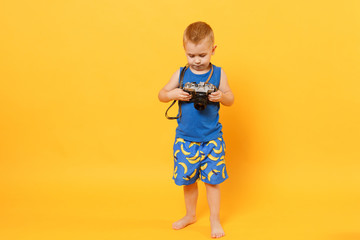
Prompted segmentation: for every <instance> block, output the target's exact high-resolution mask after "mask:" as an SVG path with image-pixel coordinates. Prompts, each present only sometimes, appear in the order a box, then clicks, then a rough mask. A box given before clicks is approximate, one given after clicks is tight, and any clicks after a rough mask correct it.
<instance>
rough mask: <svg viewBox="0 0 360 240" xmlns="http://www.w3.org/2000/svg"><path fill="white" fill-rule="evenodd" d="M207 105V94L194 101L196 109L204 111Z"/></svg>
mask: <svg viewBox="0 0 360 240" xmlns="http://www.w3.org/2000/svg"><path fill="white" fill-rule="evenodd" d="M206 105H207V98H206V96H199V97H198V98H196V99H195V101H194V107H195V109H197V110H199V111H202V110H204V109H205V108H206Z"/></svg>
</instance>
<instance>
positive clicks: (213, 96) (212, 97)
mask: <svg viewBox="0 0 360 240" xmlns="http://www.w3.org/2000/svg"><path fill="white" fill-rule="evenodd" d="M222 97H223V92H222V91H220V90H217V91H216V92H213V93H210V94H209V96H208V99H209V101H211V102H220V101H221V99H222Z"/></svg>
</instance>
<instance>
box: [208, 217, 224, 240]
mask: <svg viewBox="0 0 360 240" xmlns="http://www.w3.org/2000/svg"><path fill="white" fill-rule="evenodd" d="M210 224H211V237H212V238H221V237H223V236H225V232H224V229H223V228H222V226H221V224H220V220H219V219H210Z"/></svg>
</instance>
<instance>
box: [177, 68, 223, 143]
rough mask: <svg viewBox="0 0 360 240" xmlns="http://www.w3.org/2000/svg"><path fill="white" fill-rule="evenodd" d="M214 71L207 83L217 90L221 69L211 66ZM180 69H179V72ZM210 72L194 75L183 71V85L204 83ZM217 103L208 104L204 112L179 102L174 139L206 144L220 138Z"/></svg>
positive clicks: (188, 103) (192, 105) (190, 104)
mask: <svg viewBox="0 0 360 240" xmlns="http://www.w3.org/2000/svg"><path fill="white" fill-rule="evenodd" d="M213 67H214V71H213V75H212V77H211V79H210V80H209V83H211V84H213V85H215V86H216V87H217V88H219V84H220V77H221V68H220V67H216V66H215V65H213ZM181 70H182V68H181V69H180V72H181ZM210 72H211V70H210V71H208V72H207V73H204V74H194V73H193V72H192V71H191V70H190V68H188V69H187V70H186V71H185V74H184V79H183V84H185V83H187V82H196V83H200V82H205V81H206V80H207V79H208V77H209V75H210ZM219 109H220V104H219V103H218V102H210V101H209V102H208V104H207V107H206V109H205V110H202V111H199V110H197V109H195V107H194V103H193V102H181V110H182V114H181V117H180V118H179V119H178V120H177V122H178V127H177V128H176V138H183V139H185V140H187V141H191V142H208V141H211V140H213V139H216V138H218V137H221V136H222V131H221V130H222V125H221V123H220V122H219Z"/></svg>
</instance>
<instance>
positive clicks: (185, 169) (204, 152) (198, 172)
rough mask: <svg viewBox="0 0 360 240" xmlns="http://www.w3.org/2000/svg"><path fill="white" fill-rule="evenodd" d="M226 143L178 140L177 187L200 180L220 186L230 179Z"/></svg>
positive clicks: (175, 171) (174, 175) (176, 148)
mask: <svg viewBox="0 0 360 240" xmlns="http://www.w3.org/2000/svg"><path fill="white" fill-rule="evenodd" d="M225 148H226V147H225V142H224V140H223V139H222V138H217V139H215V140H211V141H209V142H189V141H186V140H184V139H182V138H177V139H176V140H175V143H174V174H173V179H174V180H175V184H176V185H179V186H181V185H189V184H193V183H194V182H196V181H197V180H198V179H201V181H203V182H205V183H209V184H213V185H215V184H219V183H222V182H223V181H225V180H226V179H227V178H228V174H227V172H226V166H225Z"/></svg>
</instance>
